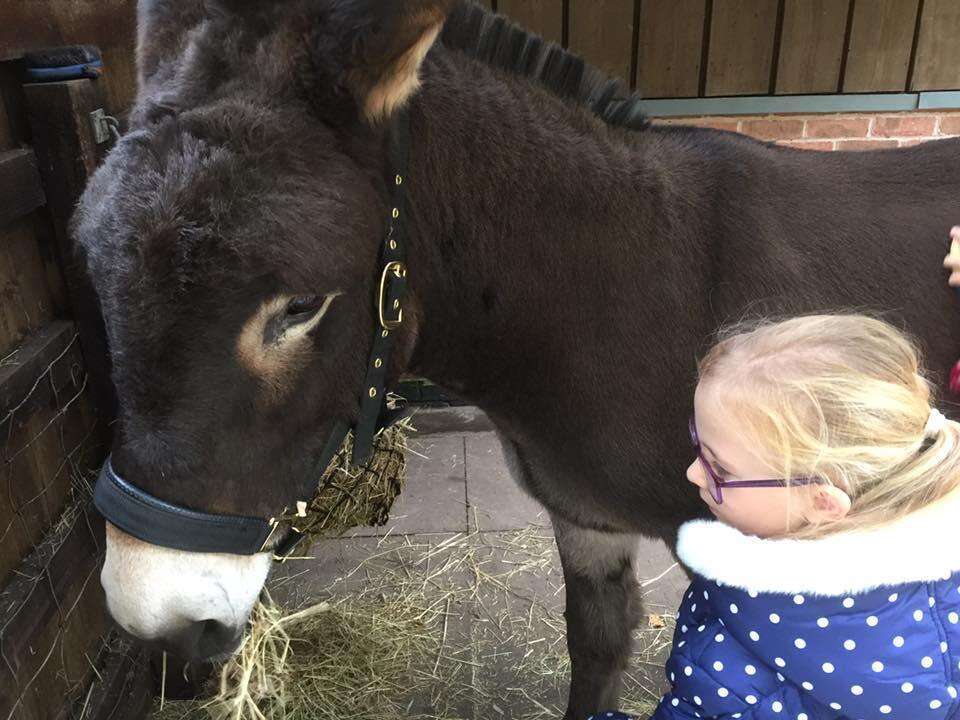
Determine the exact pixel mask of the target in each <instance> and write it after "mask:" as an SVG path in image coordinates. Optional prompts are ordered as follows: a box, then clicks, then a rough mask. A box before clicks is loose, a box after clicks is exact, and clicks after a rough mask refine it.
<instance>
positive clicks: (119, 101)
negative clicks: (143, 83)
mask: <svg viewBox="0 0 960 720" xmlns="http://www.w3.org/2000/svg"><path fill="white" fill-rule="evenodd" d="M134 9H135V2H134V0H97V1H96V2H93V1H92V0H6V1H5V2H3V3H0V433H2V436H0V652H2V655H3V657H4V660H5V662H4V663H0V718H7V717H13V718H18V720H19V719H21V718H22V719H23V720H50V719H55V718H66V717H70V716H71V703H72V702H73V701H75V700H78V699H82V697H83V695H84V693H85V692H86V687H87V685H88V682H89V680H90V679H91V677H93V676H94V673H95V670H94V663H95V661H96V657H97V654H98V651H99V650H100V645H101V636H102V635H103V633H104V630H105V629H106V626H105V621H106V614H105V612H104V607H103V592H102V590H101V588H100V583H99V573H98V570H99V565H100V559H101V556H102V552H103V521H102V520H101V519H100V518H99V517H98V516H96V514H95V513H94V512H93V511H92V510H91V508H90V505H89V495H90V483H91V482H92V480H93V478H94V476H95V471H96V468H98V467H99V465H100V464H101V462H102V459H103V456H104V454H105V448H106V443H107V439H108V431H107V427H108V424H109V420H110V416H109V412H108V410H106V409H105V406H106V407H109V405H110V401H109V399H105V397H104V396H103V395H102V393H103V392H104V388H105V385H104V376H105V374H106V355H105V348H104V346H103V344H102V337H101V338H100V339H99V340H98V338H97V337H96V335H97V332H99V331H98V329H97V328H96V327H94V325H92V324H91V323H92V319H94V318H97V317H98V312H97V308H96V306H95V302H93V300H92V296H91V294H90V292H89V288H86V289H85V288H84V287H83V285H82V281H81V280H80V279H79V278H81V277H82V274H81V273H79V268H78V267H77V265H76V262H75V261H74V255H73V252H72V248H71V245H70V240H69V236H68V233H67V223H68V220H69V217H70V214H71V213H72V211H73V208H74V206H75V202H76V200H77V198H78V196H79V193H80V192H81V191H82V188H83V185H84V183H85V181H86V178H87V176H88V175H89V174H90V173H91V172H92V171H93V169H94V168H95V166H96V164H97V163H98V162H99V160H100V159H101V158H102V156H103V153H104V152H105V151H106V149H107V146H106V145H101V146H98V145H97V144H96V143H95V141H94V139H93V134H92V131H91V128H90V123H89V117H88V115H89V112H90V111H91V110H94V109H97V108H103V109H104V110H106V111H107V112H108V113H111V114H114V115H121V116H122V115H123V114H124V112H125V110H126V109H127V108H128V107H129V105H130V102H131V100H132V98H133V94H134V92H135V82H134V77H135V70H134V67H135V65H134V59H133V47H134ZM66 44H71V45H72V44H95V45H98V46H99V47H101V49H102V50H103V54H104V59H105V64H106V66H107V72H106V74H105V75H104V76H103V78H101V79H99V80H96V81H94V80H74V81H69V82H58V83H49V84H44V85H32V84H26V83H25V82H24V74H23V70H24V64H23V61H22V56H23V54H24V53H25V52H27V51H31V50H36V49H41V48H48V47H51V46H58V45H66ZM98 343H99V344H98Z"/></svg>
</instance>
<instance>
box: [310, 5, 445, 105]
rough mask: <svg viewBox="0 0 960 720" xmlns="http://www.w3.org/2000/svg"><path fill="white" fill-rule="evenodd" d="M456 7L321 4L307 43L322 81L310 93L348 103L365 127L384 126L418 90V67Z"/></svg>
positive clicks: (318, 80) (319, 79)
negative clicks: (322, 5) (452, 9)
mask: <svg viewBox="0 0 960 720" xmlns="http://www.w3.org/2000/svg"><path fill="white" fill-rule="evenodd" d="M454 2H455V0H388V1H386V2H385V1H384V0H338V1H336V2H333V1H329V2H327V3H325V10H324V12H323V13H322V16H321V18H320V20H319V22H318V24H317V26H316V27H315V30H314V33H313V37H312V39H311V52H312V55H313V64H314V70H315V71H316V72H317V73H318V75H319V76H320V77H318V78H317V79H316V82H315V83H314V88H313V89H314V90H316V91H318V92H320V93H321V94H323V95H326V96H327V97H326V98H324V99H325V100H328V101H335V102H336V101H339V102H341V103H342V102H343V101H344V100H349V101H351V102H352V105H353V107H354V108H355V109H356V111H357V112H359V114H360V115H361V116H362V117H363V118H364V119H365V120H366V121H367V122H370V123H377V122H380V121H383V120H386V119H387V118H389V117H390V116H391V115H392V114H393V113H394V112H395V111H396V110H397V109H398V108H399V107H401V106H402V105H403V104H404V103H405V102H406V101H407V100H408V99H409V98H410V97H411V96H412V95H413V94H414V93H415V92H416V91H417V89H418V88H419V87H420V79H419V71H420V66H421V64H422V63H423V60H424V58H425V57H426V55H427V52H428V51H429V50H430V48H431V47H432V46H433V43H434V40H436V38H437V35H438V34H439V32H440V29H441V28H442V27H443V22H444V20H445V19H446V17H447V14H448V13H449V12H450V9H451V8H452V7H453V5H454ZM331 93H332V96H331V95H330V94H331ZM344 96H346V97H344Z"/></svg>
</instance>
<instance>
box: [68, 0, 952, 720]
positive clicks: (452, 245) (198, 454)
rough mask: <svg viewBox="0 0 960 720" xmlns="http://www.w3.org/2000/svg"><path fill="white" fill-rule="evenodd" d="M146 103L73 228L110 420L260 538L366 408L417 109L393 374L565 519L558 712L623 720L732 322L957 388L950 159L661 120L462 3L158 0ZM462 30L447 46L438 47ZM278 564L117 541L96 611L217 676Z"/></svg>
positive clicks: (142, 31)
mask: <svg viewBox="0 0 960 720" xmlns="http://www.w3.org/2000/svg"><path fill="white" fill-rule="evenodd" d="M138 13H139V44H138V63H139V65H138V67H139V95H138V99H137V102H136V106H135V108H134V109H133V111H132V114H131V118H130V130H129V132H128V133H127V134H126V136H125V137H124V138H123V139H122V140H121V141H120V142H119V143H118V145H117V147H116V148H115V149H114V150H113V151H112V152H111V154H110V156H109V158H108V159H107V161H106V162H105V164H104V166H103V167H102V168H101V169H100V170H99V171H98V172H97V173H96V175H95V176H94V178H93V179H92V180H91V182H90V185H89V187H88V189H87V191H86V193H85V195H84V197H83V199H82V201H81V204H80V207H79V209H78V212H77V216H76V219H75V224H74V228H75V236H76V238H77V241H78V245H79V246H80V247H81V248H82V252H83V255H84V257H85V262H86V266H87V268H88V272H89V276H90V278H91V281H92V283H93V285H94V286H95V289H96V291H97V294H98V297H99V301H100V303H101V306H102V312H103V316H104V319H105V325H106V331H107V337H108V340H109V345H110V351H111V357H112V373H113V380H114V384H115V387H116V390H117V394H118V400H119V415H120V417H119V421H120V422H119V423H118V432H117V436H116V439H115V442H114V453H113V466H114V468H116V471H117V472H118V473H119V474H120V475H122V476H123V477H125V478H128V479H129V480H130V482H131V483H133V484H135V485H136V486H137V487H138V488H140V489H142V490H143V491H144V492H146V493H149V494H150V495H152V496H155V497H157V498H160V499H162V500H164V501H167V502H169V503H171V504H174V505H177V506H185V507H187V508H193V509H195V510H198V511H204V512H207V513H221V514H227V515H243V516H257V517H270V516H271V515H272V514H274V513H276V511H277V508H279V507H282V506H285V505H289V503H290V496H291V494H292V492H293V491H292V488H293V487H294V486H295V485H300V484H302V483H303V482H304V481H305V480H309V478H310V473H311V472H312V467H313V466H312V464H311V461H312V460H313V459H315V458H316V457H317V456H318V454H319V453H320V446H321V445H322V444H323V440H324V438H326V437H327V433H328V430H329V428H330V427H331V426H332V425H333V423H334V422H335V421H346V422H349V423H353V422H355V421H356V420H357V417H358V414H359V412H360V406H361V403H360V397H361V394H363V393H364V390H365V388H364V385H363V381H364V373H365V371H366V370H365V368H366V362H367V357H368V352H369V350H370V347H371V343H372V337H373V334H372V332H371V330H372V329H373V328H376V327H378V326H377V324H376V308H375V304H374V303H373V302H371V298H373V297H375V295H376V290H377V287H376V285H377V283H378V280H379V273H377V272H376V267H377V266H376V261H377V257H378V253H379V252H380V248H381V245H382V243H383V241H384V238H385V237H386V236H387V233H388V222H389V217H390V214H389V212H390V204H389V197H390V195H389V193H390V184H391V183H392V182H393V178H394V172H395V169H394V168H393V166H392V164H391V161H390V160H389V158H388V147H389V144H390V135H391V130H390V128H391V124H392V121H393V120H394V119H395V118H397V117H398V114H400V113H407V117H408V118H409V128H410V133H409V151H410V161H409V168H408V173H407V175H406V183H407V193H408V199H409V218H408V224H409V247H408V256H409V260H408V263H409V283H408V291H407V295H406V298H405V300H404V302H403V308H402V309H403V322H402V325H400V326H399V327H398V328H396V330H395V331H394V335H395V347H394V354H393V356H392V359H391V361H390V363H389V368H388V374H387V379H388V382H393V381H395V380H396V379H397V378H398V377H399V376H401V375H402V374H405V373H409V374H414V375H418V376H422V377H426V378H430V379H432V380H433V381H434V382H437V383H438V384H440V385H441V386H444V387H446V388H448V389H449V390H451V391H453V392H455V393H456V394H457V395H459V396H460V397H462V398H464V399H466V400H469V401H472V402H473V403H475V404H477V405H478V406H480V407H481V408H482V409H483V410H485V411H486V412H487V414H488V415H489V416H490V417H491V419H492V420H493V422H494V423H495V425H496V426H497V428H498V431H499V433H500V435H501V437H502V440H503V442H504V446H505V448H506V450H507V455H508V459H509V462H510V465H511V469H512V472H513V473H514V475H515V478H516V480H517V482H519V483H520V484H521V485H522V487H524V488H525V489H526V490H527V491H528V492H529V493H530V494H531V495H532V496H533V497H535V498H536V499H537V500H539V501H540V502H541V503H542V504H543V505H544V506H545V508H546V509H547V510H548V511H549V513H550V516H551V518H552V521H553V527H554V529H555V534H556V542H557V545H558V548H559V552H560V557H561V560H562V565H563V572H564V578H565V581H566V619H567V635H568V648H569V652H570V656H571V660H572V678H571V684H570V695H569V704H568V708H567V711H566V716H565V717H566V718H567V719H568V720H573V719H574V718H578V719H582V718H585V717H586V716H587V715H588V714H589V713H591V712H594V711H597V710H600V709H603V708H610V707H614V706H616V702H617V695H618V688H619V683H620V675H621V671H622V670H623V668H624V667H625V663H626V662H627V658H628V656H629V651H630V639H629V638H630V634H631V632H630V631H631V629H632V628H633V627H634V626H635V624H636V623H637V621H638V616H639V613H640V601H639V593H638V587H637V582H636V579H635V576H634V573H633V571H632V562H633V558H634V554H635V552H636V551H635V548H636V545H637V539H638V537H639V536H648V537H654V538H662V539H663V540H664V541H665V542H667V543H671V544H672V543H673V542H674V535H675V532H676V529H677V527H678V525H679V524H680V523H681V522H682V521H684V520H686V519H688V518H691V517H693V516H695V515H697V514H699V512H700V510H699V501H698V498H697V495H696V493H694V492H692V490H691V489H690V488H689V487H688V483H686V482H685V481H684V468H685V467H686V465H687V464H688V462H689V461H690V459H691V457H692V453H691V450H690V448H689V447H688V439H687V437H686V432H687V430H686V420H687V417H688V413H689V412H690V408H691V407H692V397H693V390H694V377H695V359H696V357H697V354H698V352H700V351H701V350H702V349H703V348H704V345H705V343H706V342H707V341H708V339H709V338H710V336H711V334H712V333H713V332H714V330H715V329H716V328H717V327H718V326H719V325H720V324H722V323H723V322H725V321H727V320H730V319H735V318H739V317H741V316H743V315H744V314H745V313H749V312H756V311H763V312H770V313H778V314H787V313H804V312H812V311H820V312H823V311H831V310H839V309H846V308H850V307H856V308H862V309H867V308H869V309H873V310H876V311H879V312H883V313H885V315H886V317H888V318H889V319H891V320H892V321H894V322H896V323H898V324H899V325H901V326H902V327H904V328H907V329H909V330H911V331H912V332H913V333H915V334H916V335H918V336H919V337H920V338H921V339H922V341H923V345H924V348H925V352H926V354H927V357H928V361H929V364H930V365H931V367H932V368H933V369H934V370H935V371H936V372H938V373H940V374H943V373H944V371H945V370H946V369H947V368H948V366H949V364H950V362H951V361H952V359H953V358H954V356H955V354H956V351H957V349H958V348H960V314H958V313H957V312H956V308H954V307H953V306H952V298H951V295H950V293H949V292H948V290H947V288H946V283H945V282H944V281H943V277H942V276H941V275H940V273H939V272H938V267H939V261H940V257H941V255H942V253H943V251H944V249H945V235H946V230H947V228H949V227H950V225H951V224H953V223H955V222H956V221H957V220H958V217H960V173H958V172H957V168H958V167H960V141H956V140H946V141H942V142H937V143H931V144H927V145H924V146H921V147H914V148H909V149H901V150H885V151H879V152H874V153H863V154H831V153H817V152H809V151H799V150H794V149H787V148H782V147H775V146H773V145H771V144H768V143H762V142H757V141H754V140H751V139H748V138H745V137H741V136H738V135H735V134H731V133H725V132H720V131H713V130H707V129H697V128H689V127H664V126H656V125H650V124H648V123H647V122H646V121H645V120H643V118H642V117H640V116H639V114H638V112H637V111H636V100H635V99H632V98H627V97H623V96H616V93H614V92H612V91H611V88H612V87H613V86H611V85H609V84H608V83H605V82H602V81H600V80H599V79H598V76H597V74H596V73H595V72H593V71H591V70H590V69H589V68H588V67H586V66H585V65H584V64H583V63H582V61H579V60H577V59H575V58H573V57H571V56H569V55H567V54H566V53H564V52H563V51H561V50H559V49H558V48H556V47H552V46H550V45H547V44H544V43H542V42H540V41H539V40H537V39H536V38H533V37H532V36H529V35H527V34H526V33H523V32H522V31H520V30H518V29H517V28H515V27H513V26H511V25H509V24H508V23H506V22H505V21H503V19H502V18H496V17H493V16H489V15H487V14H485V13H484V12H483V11H481V10H479V9H478V8H477V7H476V6H473V5H472V4H470V3H467V2H463V1H459V2H458V1H457V0H396V1H395V2H390V3H384V2H377V1H376V0H339V1H335V0H284V1H281V0H270V1H263V2H257V3H254V2H243V1H242V0H206V1H205V2H203V1H201V0H193V1H191V2H187V1H185V0H140V3H139V8H138ZM445 21H446V29H445V30H444V31H443V32H444V34H443V39H442V40H440V41H436V38H437V37H438V36H439V35H440V33H441V30H442V29H443V25H444V22H445ZM269 566H270V553H269V552H260V553H255V554H251V555H246V556H242V555H235V554H224V553H199V552H186V551H179V550H175V549H170V548H167V547H159V546H156V545H154V544H151V543H148V542H144V541H143V540H140V539H137V538H136V537H133V536H132V535H130V534H128V533H125V532H123V531H121V530H120V529H119V528H117V527H115V526H114V525H113V524H109V523H108V526H107V557H106V561H105V565H104V568H103V573H102V584H103V587H104V589H105V591H106V597H107V601H108V606H109V610H110V612H111V614H112V615H113V617H114V618H115V619H116V621H117V622H118V623H119V624H120V625H121V626H122V627H123V628H125V629H126V630H127V631H129V632H130V633H132V634H134V635H135V636H137V637H139V638H142V639H143V640H148V641H154V642H158V643H165V644H166V645H167V646H172V647H174V648H176V649H177V650H178V651H179V652H180V653H182V654H184V655H187V656H193V657H213V656H219V655H223V654H225V653H229V652H231V651H232V650H233V649H234V648H235V647H236V643H237V639H238V637H239V633H240V632H241V631H242V628H243V627H244V624H245V621H246V619H247V617H248V613H249V611H250V609H251V607H252V604H253V603H254V601H255V599H256V598H257V596H258V594H259V592H260V589H261V586H262V585H263V583H264V581H265V578H266V576H267V574H268V570H269Z"/></svg>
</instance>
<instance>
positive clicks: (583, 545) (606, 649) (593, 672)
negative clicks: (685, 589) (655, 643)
mask: <svg viewBox="0 0 960 720" xmlns="http://www.w3.org/2000/svg"><path fill="white" fill-rule="evenodd" d="M553 527H554V533H555V535H556V539H557V547H558V548H559V550H560V561H561V563H562V564H563V578H564V581H565V582H566V593H567V607H566V613H565V614H566V618H567V648H568V650H569V652H570V661H571V666H572V675H571V679H570V701H569V703H568V705H567V714H566V715H565V716H564V720H587V717H589V716H590V715H592V714H594V713H597V712H600V711H602V710H614V709H616V706H617V701H618V699H619V695H620V676H621V674H622V673H623V670H624V669H625V668H626V666H627V663H628V662H629V659H630V650H631V644H632V643H631V638H632V634H633V629H634V628H635V627H636V626H637V624H638V622H639V620H640V616H641V613H642V610H641V600H640V586H639V584H638V582H637V579H636V575H635V573H634V570H633V563H632V561H633V555H634V553H635V552H636V548H637V543H638V539H639V538H638V537H637V536H635V535H624V534H612V533H604V532H598V531H596V530H587V529H584V528H581V527H578V526H576V525H572V524H570V523H568V522H566V521H564V520H562V519H561V518H558V517H556V516H553Z"/></svg>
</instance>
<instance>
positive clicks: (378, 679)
mask: <svg viewBox="0 0 960 720" xmlns="http://www.w3.org/2000/svg"><path fill="white" fill-rule="evenodd" d="M287 568H288V569H291V570H292V569H294V568H293V567H292V566H290V565H288V566H287ZM558 568H559V562H558V559H557V556H556V549H555V545H554V541H553V538H552V535H551V533H550V530H549V529H547V528H542V527H537V526H531V527H529V528H527V529H525V530H522V531H516V532H502V533H483V532H474V533H470V534H459V535H452V536H449V537H445V538H437V537H434V538H431V539H430V540H429V541H423V542H419V541H414V539H413V538H410V537H404V538H391V537H389V536H388V537H385V538H381V539H380V540H379V541H377V544H376V547H375V548H374V549H372V551H371V553H370V556H369V557H368V558H366V559H365V560H364V561H363V562H361V563H359V564H358V565H356V566H355V567H353V568H352V569H351V570H350V571H349V572H345V573H343V574H342V575H341V576H340V577H338V578H337V579H336V580H335V581H334V582H333V583H332V584H331V585H330V586H328V587H327V588H325V589H324V590H323V591H322V592H321V593H320V595H321V596H326V597H329V598H335V599H332V600H327V601H326V602H323V603H321V604H319V605H317V604H312V605H308V606H307V607H306V608H305V609H304V610H301V611H300V612H298V613H295V614H293V615H286V616H285V615H283V614H281V612H280V611H279V610H277V608H276V607H273V606H271V605H269V604H267V605H265V606H261V607H259V608H258V610H257V616H256V617H255V619H254V622H253V624H252V629H251V635H250V637H249V638H248V639H247V641H246V642H245V644H244V646H243V648H244V649H243V652H241V653H240V654H239V655H238V656H237V657H236V658H234V659H233V660H231V661H229V662H228V663H227V664H226V665H225V666H224V668H223V670H222V673H221V679H220V684H219V685H218V686H217V687H213V688H211V692H217V693H219V695H220V697H219V698H214V699H213V700H208V701H205V702H191V703H182V702H174V703H171V702H168V703H166V707H165V708H164V709H163V711H162V712H159V713H157V714H155V715H154V716H153V717H154V718H156V720H209V718H215V719H216V720H226V718H231V719H232V720H251V719H253V718H256V719H257V720H263V718H271V720H273V719H276V720H334V719H335V718H336V719H337V720H342V719H343V718H352V719H354V720H399V718H415V719H416V720H441V719H442V720H454V719H459V718H467V717H483V718H500V717H503V718H517V719H518V720H520V719H522V720H547V718H550V719H551V720H553V719H555V718H557V717H561V716H562V715H563V709H564V708H563V707H562V706H563V704H564V703H565V693H566V683H567V680H568V678H569V670H570V668H569V658H568V656H567V650H566V640H565V623H564V619H563V614H562V601H563V592H562V591H563V585H562V578H561V577H560V575H559V573H558ZM296 578H297V575H296V573H295V572H294V573H293V574H292V577H290V578H288V579H286V580H281V581H280V582H279V583H278V584H277V585H275V586H274V592H275V593H276V592H284V591H285V590H286V589H289V588H285V587H284V583H288V584H289V586H290V588H292V587H293V586H294V585H293V584H294V583H296ZM655 580H657V579H655ZM655 580H654V581H655ZM315 599H316V594H315V595H314V597H313V600H314V601H315ZM651 610H657V608H651ZM663 610H667V609H666V608H663ZM672 632H673V617H672V615H666V614H663V615H661V614H654V615H652V616H650V618H649V619H648V623H647V626H646V627H642V628H640V629H638V631H637V636H636V638H637V650H636V652H635V655H634V658H633V663H632V667H631V669H630V670H629V671H628V672H627V673H626V676H625V678H624V695H623V700H622V702H621V707H622V709H624V710H625V711H628V712H631V713H633V714H635V715H638V716H641V717H643V716H646V715H648V714H649V713H650V712H651V711H652V709H653V706H654V704H655V702H656V700H657V698H658V697H659V695H660V691H661V690H662V688H661V687H660V683H662V674H663V669H662V668H663V660H664V656H665V652H666V650H667V648H668V647H669V643H670V638H671V635H672ZM268 638H272V639H268ZM651 678H653V679H651ZM231 713H232V714H231Z"/></svg>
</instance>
